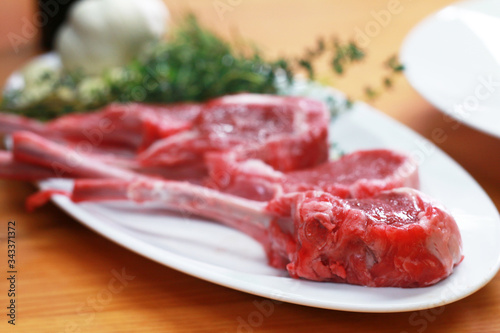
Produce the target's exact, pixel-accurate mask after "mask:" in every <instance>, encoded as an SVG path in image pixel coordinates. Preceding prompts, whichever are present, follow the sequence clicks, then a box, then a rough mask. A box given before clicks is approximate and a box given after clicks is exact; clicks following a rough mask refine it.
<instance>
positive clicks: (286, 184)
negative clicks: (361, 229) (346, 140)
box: [207, 149, 419, 201]
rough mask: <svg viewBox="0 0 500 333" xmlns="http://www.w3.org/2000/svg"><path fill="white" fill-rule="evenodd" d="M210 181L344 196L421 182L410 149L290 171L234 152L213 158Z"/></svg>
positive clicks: (256, 191)
mask: <svg viewBox="0 0 500 333" xmlns="http://www.w3.org/2000/svg"><path fill="white" fill-rule="evenodd" d="M207 164H208V167H209V170H210V172H209V174H210V183H209V185H211V186H210V187H214V188H217V189H219V190H222V191H224V192H226V193H232V194H235V195H238V196H242V197H245V198H248V199H253V200H262V201H267V200H270V199H272V198H273V197H274V196H276V195H278V194H280V193H290V192H303V191H307V190H320V191H324V192H328V193H331V194H334V195H336V196H339V197H342V198H362V197H369V196H372V195H374V194H376V193H379V192H381V191H383V190H389V189H392V188H397V187H412V188H418V186H419V179H418V167H417V164H416V162H415V161H414V160H413V159H412V158H410V157H409V156H408V155H406V154H403V153H399V152H396V151H393V150H386V149H376V150H361V151H356V152H354V153H351V154H347V155H344V156H343V157H342V158H340V159H338V160H335V161H329V162H325V163H323V164H320V165H317V166H314V167H311V168H307V169H302V170H296V171H290V172H280V171H278V170H274V169H273V168H271V167H270V166H269V165H266V164H264V163H262V162H261V161H259V160H253V159H250V160H243V161H238V160H237V159H236V158H235V156H234V154H231V153H213V154H210V155H209V156H208V158H207Z"/></svg>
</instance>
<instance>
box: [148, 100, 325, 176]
mask: <svg viewBox="0 0 500 333" xmlns="http://www.w3.org/2000/svg"><path fill="white" fill-rule="evenodd" d="M328 123H329V113H328V110H327V109H326V107H325V105H324V104H323V103H321V102H318V101H314V100H311V99H307V98H298V97H279V96H271V95H257V94H239V95H232V96H226V97H222V98H218V99H215V100H212V101H210V102H208V103H206V104H205V105H204V106H203V108H202V110H201V111H200V114H199V116H198V117H197V118H196V119H195V120H194V123H193V129H192V130H190V131H184V132H181V133H178V134H177V135H172V136H169V137H167V138H165V139H163V140H160V141H157V142H155V143H154V144H152V145H151V146H150V147H149V148H148V149H147V150H145V151H144V152H143V153H141V154H140V155H139V160H140V161H141V163H142V164H143V165H145V166H153V165H156V166H158V165H163V166H172V165H179V164H185V163H193V162H195V163H196V162H199V161H204V159H205V157H206V155H207V154H208V153H210V152H227V151H231V152H232V153H234V154H236V155H237V156H238V158H240V159H248V158H254V159H258V160H261V161H263V162H264V163H266V164H268V165H270V166H272V167H273V168H275V169H277V170H281V171H289V170H297V169H301V168H305V167H310V166H314V165H317V164H319V163H322V162H324V161H326V160H327V158H328V143H327V134H328Z"/></svg>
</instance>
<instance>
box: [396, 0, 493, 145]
mask: <svg viewBox="0 0 500 333" xmlns="http://www.w3.org/2000/svg"><path fill="white" fill-rule="evenodd" d="M499 31H500V2H499V1H497V0H480V1H464V2H459V3H457V4H454V5H451V6H448V7H446V8H444V9H442V10H440V11H438V12H437V13H435V14H432V15H431V16H429V17H428V18H426V19H425V20H423V21H422V22H421V23H420V24H419V25H417V26H416V27H415V28H414V29H413V30H412V31H411V32H410V34H409V35H408V36H407V37H406V39H405V41H404V43H403V46H402V48H401V52H400V60H401V62H402V63H403V64H404V66H405V71H404V73H405V75H406V77H407V78H408V80H409V82H410V84H411V85H412V86H413V87H414V88H415V89H416V90H417V91H418V92H419V93H420V94H422V96H423V97H424V98H426V99H427V100H428V101H429V102H431V103H432V104H433V105H434V106H436V107H437V108H439V109H441V110H442V111H443V112H445V113H446V114H447V115H449V116H451V117H453V118H455V119H458V120H459V121H461V122H463V123H465V124H467V125H469V126H471V127H474V128H476V129H478V130H480V131H483V132H485V133H489V134H490V135H493V136H496V137H498V138H500V41H499V37H498V35H499Z"/></svg>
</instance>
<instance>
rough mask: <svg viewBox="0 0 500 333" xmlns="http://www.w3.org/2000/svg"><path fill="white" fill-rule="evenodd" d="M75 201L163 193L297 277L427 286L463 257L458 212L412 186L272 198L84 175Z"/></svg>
mask: <svg viewBox="0 0 500 333" xmlns="http://www.w3.org/2000/svg"><path fill="white" fill-rule="evenodd" d="M72 198H73V200H75V201H88V200H91V201H98V200H119V199H125V200H134V201H137V202H143V201H158V202H161V203H162V205H164V206H165V207H167V208H170V209H172V210H176V211H179V212H181V213H184V214H186V213H188V214H196V215H200V216H204V217H208V218H211V219H214V220H217V221H219V222H222V223H224V224H226V225H228V226H231V227H233V228H236V229H238V230H240V231H243V232H245V233H247V234H248V235H250V236H252V237H254V238H255V239H256V240H257V241H259V242H260V243H261V244H262V245H263V247H264V248H265V249H266V252H267V255H268V258H269V263H270V264H271V265H272V266H274V267H277V268H286V269H287V270H288V272H289V274H290V275H291V276H292V277H295V278H304V279H308V280H314V281H333V282H340V283H350V284H358V285H365V286H372V287H404V288H411V287H424V286H429V285H432V284H435V283H437V282H439V281H440V280H442V279H444V278H446V277H447V276H448V275H450V274H451V273H452V271H453V267H454V266H455V265H457V264H459V263H460V262H461V260H462V243H461V237H460V233H459V230H458V227H457V225H456V223H455V220H454V219H453V217H452V216H451V215H450V214H449V213H447V212H446V210H445V209H444V208H443V207H441V206H440V205H439V204H437V203H435V202H433V200H431V199H429V198H428V197H427V196H425V195H424V194H422V193H420V192H419V191H417V190H414V189H409V188H401V189H395V190H391V191H384V192H381V193H379V194H377V195H375V196H373V197H371V198H364V199H341V198H339V197H336V196H333V195H331V194H328V193H325V192H321V191H308V192H302V193H291V194H287V195H284V196H281V197H278V198H276V199H274V200H272V201H270V202H268V203H265V202H259V201H253V200H248V199H243V198H239V197H236V196H232V195H229V194H224V193H220V192H218V191H215V190H211V189H207V188H205V187H201V186H197V185H193V184H190V183H187V182H175V181H150V180H137V181H122V180H85V179H81V180H76V181H75V186H74V189H73V194H72Z"/></svg>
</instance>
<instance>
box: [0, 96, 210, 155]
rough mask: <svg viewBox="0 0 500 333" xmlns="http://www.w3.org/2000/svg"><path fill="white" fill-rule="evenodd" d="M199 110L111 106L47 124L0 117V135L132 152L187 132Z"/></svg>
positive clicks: (193, 107)
mask: <svg viewBox="0 0 500 333" xmlns="http://www.w3.org/2000/svg"><path fill="white" fill-rule="evenodd" d="M200 108H201V105H199V104H188V103H185V104H173V105H168V106H160V105H151V104H139V103H127V104H118V103H115V104H110V105H108V106H106V107H104V108H102V109H100V110H98V111H94V112H89V113H82V114H69V115H64V116H61V117H59V118H57V119H55V120H52V121H50V122H47V123H42V122H39V121H36V120H32V119H29V118H25V117H23V116H18V115H12V114H2V113H0V134H12V133H14V132H16V131H29V132H33V133H37V134H40V135H42V136H44V137H46V138H51V139H57V140H65V141H69V142H80V141H86V142H89V143H91V144H93V145H95V146H105V147H106V146H117V147H126V148H129V149H131V150H132V151H134V152H135V151H137V150H141V149H144V148H146V147H148V146H149V145H150V144H151V143H152V142H154V141H156V140H158V139H161V138H164V137H166V136H169V135H172V134H175V133H178V132H181V131H184V130H187V129H189V128H191V126H192V121H193V119H194V118H196V117H197V115H198V113H199V111H200Z"/></svg>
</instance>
